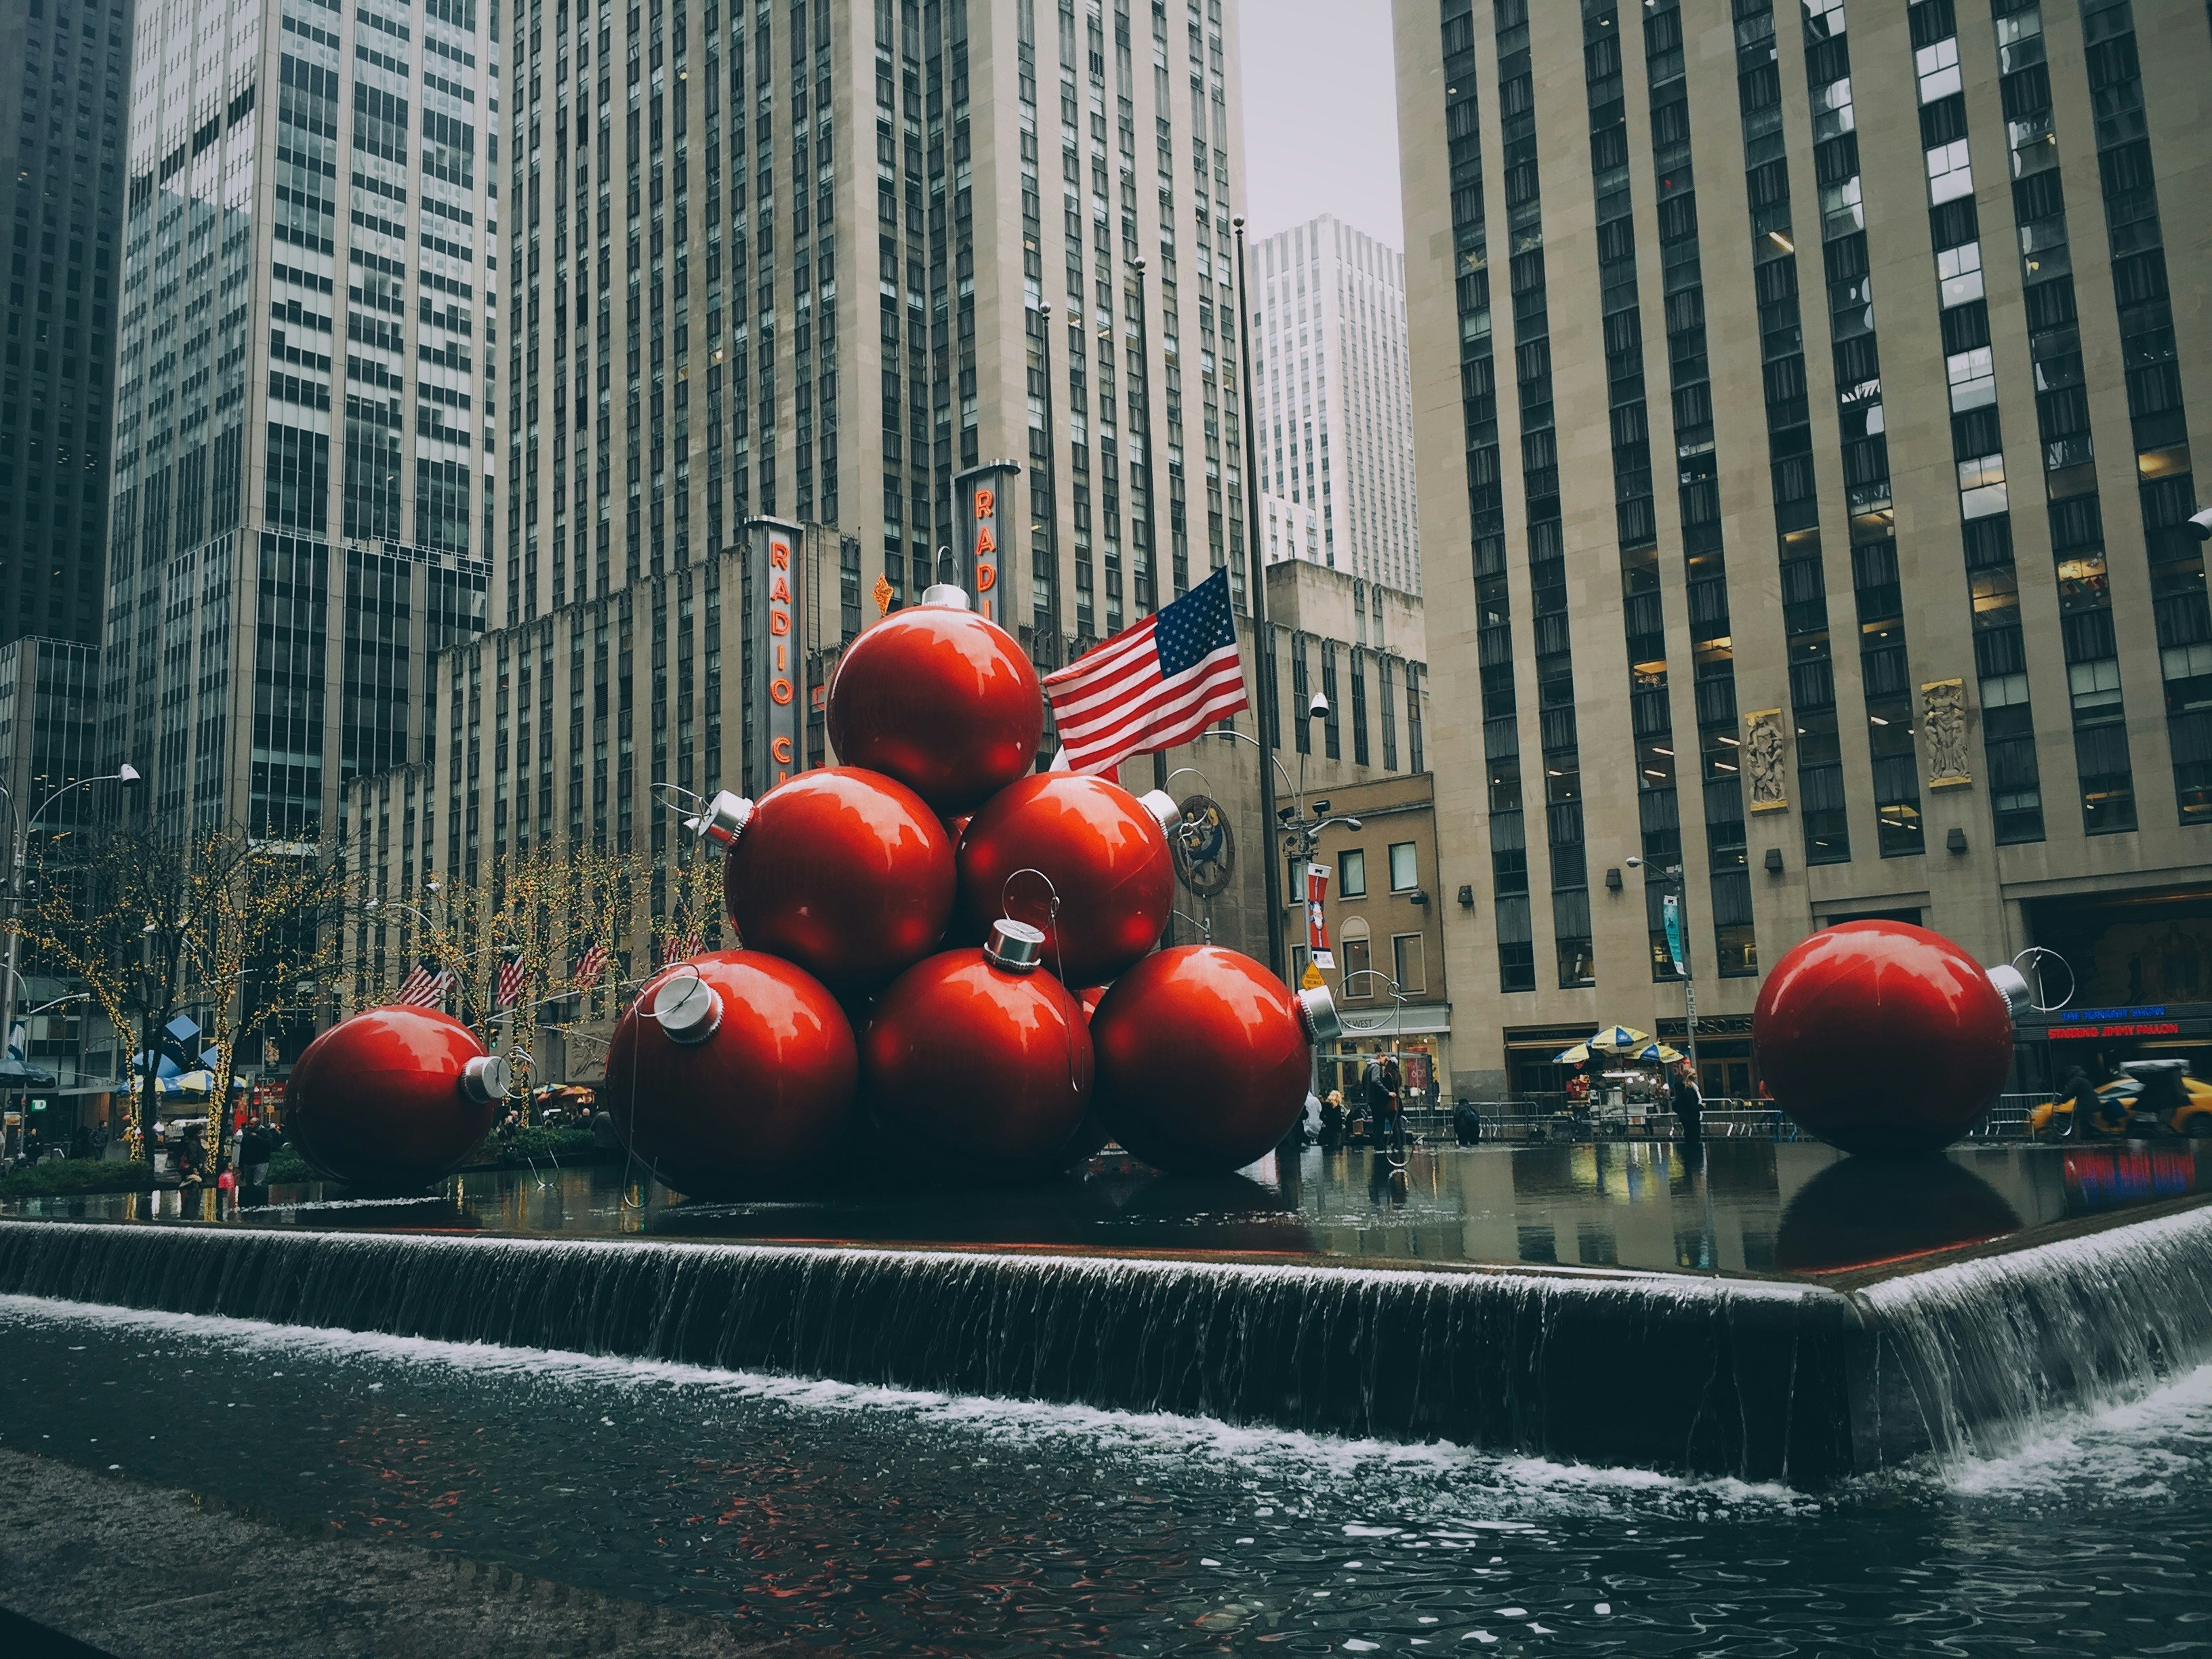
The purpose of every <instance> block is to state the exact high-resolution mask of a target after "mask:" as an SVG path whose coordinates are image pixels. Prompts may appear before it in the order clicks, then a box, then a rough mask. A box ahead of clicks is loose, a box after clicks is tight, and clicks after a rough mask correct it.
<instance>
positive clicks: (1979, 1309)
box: [1859, 1207, 2212, 1460]
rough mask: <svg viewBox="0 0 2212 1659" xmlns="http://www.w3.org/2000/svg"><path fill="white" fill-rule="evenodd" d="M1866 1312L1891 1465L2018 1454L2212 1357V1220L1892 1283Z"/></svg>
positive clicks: (1879, 1428) (2186, 1215)
mask: <svg viewBox="0 0 2212 1659" xmlns="http://www.w3.org/2000/svg"><path fill="white" fill-rule="evenodd" d="M1860 1300H1861V1302H1862V1303H1863V1305H1864V1306H1865V1307H1866V1309H1867V1310H1868V1314H1869V1320H1868V1323H1869V1329H1870V1330H1871V1331H1872V1332H1873V1333H1874V1334H1875V1343H1874V1346H1873V1347H1872V1350H1871V1352H1870V1353H1869V1356H1868V1361H1867V1364H1868V1367H1869V1374H1868V1376H1867V1378H1866V1385H1865V1388H1864V1390H1863V1396H1862V1404H1861V1406H1860V1407H1859V1410H1860V1413H1861V1415H1862V1418H1863V1419H1864V1425H1863V1428H1862V1435H1863V1436H1864V1435H1866V1434H1869V1433H1870V1434H1871V1435H1872V1437H1873V1439H1874V1441H1875V1443H1876V1444H1877V1445H1879V1446H1880V1447H1881V1449H1882V1452H1883V1455H1885V1456H1886V1457H1890V1458H1893V1457H1895V1456H1897V1455H1899V1453H1900V1452H1906V1451H1911V1450H1915V1449H1921V1448H1929V1449H1934V1450H1935V1451H1936V1453H1937V1454H1938V1455H1940V1456H1942V1457H1944V1458H1946V1459H1951V1460H1956V1459H1959V1458H1962V1457H1966V1456H1972V1455H1988V1454H1990V1453H1992V1452H2002V1451H2005V1450H2008V1449H2011V1448H2013V1447H2015V1446H2016V1445H2018V1444H2020V1443H2021V1442H2023V1441H2024V1440H2027V1439H2031V1438H2033V1437H2036V1435H2037V1433H2038V1431H2039V1430H2042V1429H2044V1428H2045V1427H2046V1426H2048V1425H2050V1424H2051V1421H2052V1420H2053V1419H2055V1418H2056V1417H2057V1416H2058V1415H2059V1414H2060V1413H2063V1412H2065V1411H2067V1410H2069V1409H2074V1408H2078V1407H2081V1406H2083V1405H2093V1404H2102V1403H2106V1402H2108V1401H2114V1400H2118V1399H2122V1398H2125V1397H2127V1396H2130V1395H2136V1394H2140V1393H2142V1391H2144V1390H2145V1389H2148V1388H2150V1387H2152V1386H2154V1384H2156V1383H2159V1382H2160V1381H2164V1380H2168V1379H2171V1378H2172V1377H2174V1376H2178V1375H2179V1374H2180V1373H2181V1372H2183V1371H2185V1370H2189V1369H2190V1368H2191V1367H2192V1366H2194V1365H2197V1364H2201V1363H2202V1362H2203V1360H2204V1358H2206V1356H2207V1355H2208V1354H2212V1207H2206V1208H2198V1209H2195V1210H2190V1211H2185V1212H2183V1213H2181V1214H2179V1215H2170V1216H2163V1217H2159V1218H2154V1219H2152V1220H2148V1221H2141V1222H2137V1223H2136V1224H2135V1225H2131V1226H2125V1227H2115V1228H2110V1229H2107V1230H2106V1231H2100V1232H2095V1233H2092V1234H2089V1235H2087V1236H2086V1237H2080V1238H2073V1239H2069V1240H2066V1241H2064V1242H2063V1243H2051V1244H2041V1245H2037V1246H2034V1247H2033V1248H2031V1249H2023V1250H2015V1251H2012V1252H2010V1253H2008V1254H2006V1255H1996V1256H1990V1257H1985V1258H1984V1259H1982V1260H1979V1261H1964V1262H1960V1263H1958V1264H1956V1265H1955V1266H1952V1267H1935V1268H1931V1269H1929V1271H1927V1272H1925V1273H1912V1274H1909V1275H1906V1276H1904V1277H1901V1278H1897V1279H1887V1280H1885V1281H1884V1282H1882V1283H1881V1284H1877V1285H1872V1286H1869V1288H1868V1289H1866V1290H1865V1291H1862V1292H1860Z"/></svg>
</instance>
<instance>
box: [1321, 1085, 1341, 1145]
mask: <svg viewBox="0 0 2212 1659" xmlns="http://www.w3.org/2000/svg"><path fill="white" fill-rule="evenodd" d="M1321 1144H1322V1146H1325V1147H1328V1149H1329V1150H1331V1151H1334V1150H1335V1149H1336V1148H1337V1147H1338V1146H1341V1145H1343V1144H1344V1091H1343V1090H1341V1089H1331V1090H1330V1091H1328V1099H1326V1100H1324V1101H1322V1103H1321Z"/></svg>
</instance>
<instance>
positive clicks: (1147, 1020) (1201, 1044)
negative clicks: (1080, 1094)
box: [1091, 945, 1338, 1175]
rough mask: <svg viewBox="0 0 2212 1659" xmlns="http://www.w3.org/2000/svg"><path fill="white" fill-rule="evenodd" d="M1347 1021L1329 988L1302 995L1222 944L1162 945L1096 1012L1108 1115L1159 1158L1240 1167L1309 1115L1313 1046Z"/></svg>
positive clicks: (1103, 1106)
mask: <svg viewBox="0 0 2212 1659" xmlns="http://www.w3.org/2000/svg"><path fill="white" fill-rule="evenodd" d="M1337 1029H1338V1027H1337V1021H1336V1010H1335V1007H1334V1005H1333V1004H1332V1003H1331V1002H1330V1000H1329V995H1328V992H1327V991H1325V990H1312V991H1306V992H1304V993H1301V994H1298V995H1297V996H1293V995H1291V993H1290V992H1289V991H1288V990H1287V989H1286V988H1285V987H1284V985H1283V982H1282V981H1280V980H1279V979H1277V978H1276V977H1275V976H1274V975H1273V974H1271V973H1269V972H1268V971H1267V969H1265V968H1263V967H1261V965H1260V964H1259V963H1256V962H1255V961H1253V960H1252V958H1251V957H1247V956H1240V955H1239V954H1238V953H1237V952H1236V951H1225V950H1223V949H1221V948H1220V947H1219V946H1218V945H1179V946H1177V947H1176V948H1175V949H1173V950H1169V951H1160V952H1159V953H1158V955H1156V956H1149V957H1146V958H1145V959H1144V960H1143V961H1142V962H1140V963H1138V964H1137V965H1136V966H1135V967H1133V968H1132V969H1129V971H1128V972H1127V973H1126V974H1124V975H1121V977H1120V978H1119V979H1117V980H1115V981H1114V983H1113V985H1112V986H1111V987H1109V988H1108V990H1107V992H1106V995H1105V998H1104V1000H1103V1001H1101V1002H1100V1003H1099V1005H1098V1012H1097V1013H1095V1014H1093V1015H1092V1016H1091V1047H1092V1048H1094V1049H1095V1050H1096V1051H1097V1056H1098V1114H1099V1116H1100V1118H1101V1120H1102V1121H1103V1122H1104V1123H1105V1125H1106V1127H1108V1128H1109V1130H1111V1131H1112V1132H1113V1135H1114V1138H1115V1139H1116V1140H1118V1141H1120V1142H1121V1145H1122V1146H1125V1147H1127V1149H1128V1150H1129V1151H1130V1152H1133V1153H1134V1154H1135V1155H1136V1156H1137V1157H1139V1158H1142V1159H1144V1161H1145V1162H1146V1163H1147V1164H1152V1165H1153V1166H1155V1167H1156V1168H1158V1169H1162V1170H1170V1171H1171V1172H1173V1173H1175V1174H1177V1175H1221V1174H1225V1173H1226V1172H1228V1171H1230V1170H1241V1169H1242V1168H1243V1167H1244V1165H1246V1164H1249V1163H1251V1162H1252V1160H1253V1159H1255V1158H1258V1157H1259V1156H1260V1155H1261V1153H1263V1152H1267V1151H1269V1150H1271V1149H1272V1148H1273V1146H1275V1144H1276V1143H1277V1142H1278V1141H1279V1140H1281V1139H1282V1138H1283V1137H1284V1135H1285V1134H1286V1133H1289V1131H1290V1127H1291V1125H1292V1124H1293V1123H1295V1122H1297V1121H1298V1117H1299V1115H1300V1114H1301V1113H1303V1112H1304V1110H1305V1101H1306V1084H1307V1079H1308V1076H1309V1073H1310V1065H1311V1054H1312V1048H1311V1045H1312V1043H1313V1042H1314V1041H1316V1039H1325V1038H1328V1037H1330V1036H1334V1035H1335V1033H1336V1030H1337Z"/></svg>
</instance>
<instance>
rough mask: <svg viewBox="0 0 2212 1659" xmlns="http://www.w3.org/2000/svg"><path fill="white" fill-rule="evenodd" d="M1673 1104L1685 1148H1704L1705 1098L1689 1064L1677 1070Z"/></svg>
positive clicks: (1677, 1130)
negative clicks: (1691, 1072)
mask: <svg viewBox="0 0 2212 1659" xmlns="http://www.w3.org/2000/svg"><path fill="white" fill-rule="evenodd" d="M1672 1104H1673V1106H1674V1123H1675V1128H1676V1133H1679V1134H1680V1137H1681V1140H1682V1144H1683V1146H1703V1145H1704V1144H1705V1095H1704V1094H1703V1093H1702V1092H1701V1091H1699V1088H1698V1080H1697V1079H1695V1078H1693V1077H1692V1076H1691V1075H1690V1068H1689V1066H1688V1065H1687V1064H1684V1065H1682V1066H1678V1067H1676V1068H1675V1072H1674V1091H1673V1100H1672Z"/></svg>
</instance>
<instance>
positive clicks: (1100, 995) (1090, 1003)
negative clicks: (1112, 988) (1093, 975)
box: [1075, 985, 1108, 1020]
mask: <svg viewBox="0 0 2212 1659" xmlns="http://www.w3.org/2000/svg"><path fill="white" fill-rule="evenodd" d="M1107 989H1108V987H1106V986H1103V985H1093V986H1091V987H1088V988H1087V989H1085V990H1081V991H1079V992H1077V993H1076V994H1075V1000H1077V1001H1078V1002H1080V1003H1081V1004H1082V1005H1083V1018H1085V1019H1086V1020H1087V1019H1089V1018H1091V1015H1093V1014H1095V1013H1097V1012H1098V1005H1099V1004H1100V1003H1102V1002H1103V1001H1104V1000H1106V992H1107Z"/></svg>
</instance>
